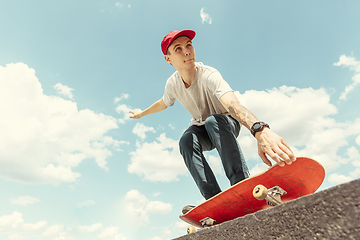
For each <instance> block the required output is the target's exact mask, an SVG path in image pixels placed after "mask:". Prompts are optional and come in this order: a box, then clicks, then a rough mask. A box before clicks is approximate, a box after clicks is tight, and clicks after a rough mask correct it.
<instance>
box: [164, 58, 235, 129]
mask: <svg viewBox="0 0 360 240" xmlns="http://www.w3.org/2000/svg"><path fill="white" fill-rule="evenodd" d="M195 66H196V75H195V80H194V83H193V84H192V85H191V86H190V87H189V88H186V87H185V84H184V82H183V80H182V78H181V76H180V74H179V73H178V72H177V71H176V72H175V73H174V74H173V75H171V77H170V78H169V79H168V80H167V82H166V86H165V92H164V96H163V101H164V103H165V104H166V106H168V107H170V106H173V105H174V103H175V100H178V101H179V102H180V103H181V104H182V105H183V106H184V107H185V108H186V110H187V111H188V112H189V113H190V114H191V116H192V120H191V123H190V125H203V124H204V123H205V119H206V118H207V117H208V116H210V115H213V114H224V115H229V113H228V111H227V110H226V108H224V107H223V105H222V104H221V102H220V100H219V99H220V97H221V96H222V95H224V94H225V93H227V92H232V91H233V90H232V89H231V88H230V86H229V84H228V83H227V82H226V81H225V80H224V79H223V78H222V76H221V74H220V73H219V71H217V70H216V69H215V68H212V67H209V66H206V65H204V64H202V63H200V62H199V63H195Z"/></svg>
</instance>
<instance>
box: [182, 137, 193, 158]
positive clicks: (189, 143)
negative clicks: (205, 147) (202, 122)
mask: <svg viewBox="0 0 360 240" xmlns="http://www.w3.org/2000/svg"><path fill="white" fill-rule="evenodd" d="M193 139H194V137H193V134H192V133H187V132H185V133H184V134H183V135H182V137H181V138H180V140H179V148H180V153H181V155H183V154H184V152H188V151H193V147H194V146H193V145H194V144H193Z"/></svg>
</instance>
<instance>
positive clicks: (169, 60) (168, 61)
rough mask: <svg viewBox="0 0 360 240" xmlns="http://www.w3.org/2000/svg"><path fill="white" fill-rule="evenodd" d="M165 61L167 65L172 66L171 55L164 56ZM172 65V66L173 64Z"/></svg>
mask: <svg viewBox="0 0 360 240" xmlns="http://www.w3.org/2000/svg"><path fill="white" fill-rule="evenodd" d="M164 59H165V61H166V62H167V63H170V64H171V59H170V56H169V55H165V56H164ZM171 65H172V64H171Z"/></svg>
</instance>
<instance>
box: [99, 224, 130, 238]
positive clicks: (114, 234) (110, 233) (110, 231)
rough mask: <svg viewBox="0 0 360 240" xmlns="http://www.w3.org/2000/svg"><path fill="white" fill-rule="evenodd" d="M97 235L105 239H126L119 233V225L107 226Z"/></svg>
mask: <svg viewBox="0 0 360 240" xmlns="http://www.w3.org/2000/svg"><path fill="white" fill-rule="evenodd" d="M98 237H99V238H102V239H106V240H126V238H125V237H124V236H123V235H122V234H119V227H108V228H106V229H104V230H103V231H102V232H101V233H100V234H99V235H98Z"/></svg>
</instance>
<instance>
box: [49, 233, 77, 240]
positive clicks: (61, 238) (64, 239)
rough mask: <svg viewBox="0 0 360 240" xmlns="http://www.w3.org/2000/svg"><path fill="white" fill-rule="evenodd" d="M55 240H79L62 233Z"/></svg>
mask: <svg viewBox="0 0 360 240" xmlns="http://www.w3.org/2000/svg"><path fill="white" fill-rule="evenodd" d="M54 240H77V239H76V238H74V237H72V236H69V235H68V234H67V233H65V232H62V233H60V234H59V236H58V237H56V238H55V239H54Z"/></svg>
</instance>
